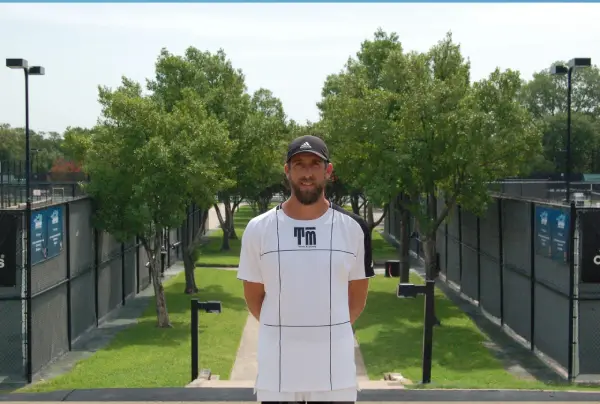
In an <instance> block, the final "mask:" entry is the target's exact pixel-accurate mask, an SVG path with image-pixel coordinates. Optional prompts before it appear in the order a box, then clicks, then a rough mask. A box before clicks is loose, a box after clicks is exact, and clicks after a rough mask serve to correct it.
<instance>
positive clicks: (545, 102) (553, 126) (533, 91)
mask: <svg viewBox="0 0 600 404" xmlns="http://www.w3.org/2000/svg"><path fill="white" fill-rule="evenodd" d="M556 63H558V64H564V63H565V62H562V61H557V62H556ZM572 83H573V91H572V101H571V110H572V118H571V119H572V127H571V133H572V143H571V150H572V153H573V154H572V155H573V159H572V161H573V164H574V165H573V169H574V171H576V172H577V171H579V172H586V171H594V170H596V169H597V168H598V167H597V165H598V163H597V162H596V160H597V158H596V156H595V155H593V153H592V152H593V151H594V150H595V149H594V147H595V145H597V144H598V142H599V141H600V120H599V119H598V118H600V69H598V67H597V66H593V67H591V68H585V69H578V70H575V71H574V72H573V79H572ZM520 99H521V100H522V102H523V104H524V105H525V106H526V107H527V109H528V110H529V111H530V112H531V114H532V115H533V116H534V118H535V119H536V120H537V121H538V122H539V125H540V126H541V127H543V130H544V137H543V146H544V147H543V153H542V154H541V155H540V156H537V157H536V158H535V159H534V161H532V164H531V167H530V170H531V171H550V172H552V171H554V172H564V170H565V148H566V135H567V127H566V120H567V118H566V111H567V77H566V76H564V75H563V76H555V75H551V74H550V69H549V68H547V69H543V70H541V71H539V72H537V73H535V74H534V75H533V78H532V79H531V80H530V81H528V82H527V83H526V84H525V85H524V86H523V87H522V90H521V93H520Z"/></svg>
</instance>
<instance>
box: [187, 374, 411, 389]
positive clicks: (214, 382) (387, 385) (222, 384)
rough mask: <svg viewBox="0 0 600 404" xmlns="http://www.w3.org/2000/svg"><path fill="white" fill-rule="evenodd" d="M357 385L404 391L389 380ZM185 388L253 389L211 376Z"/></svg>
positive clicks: (251, 384)
mask: <svg viewBox="0 0 600 404" xmlns="http://www.w3.org/2000/svg"><path fill="white" fill-rule="evenodd" d="M358 385H359V388H360V389H361V390H389V389H404V385H403V384H402V383H401V382H398V381H391V380H359V382H358ZM185 387H191V388H195V387H203V388H206V387H214V388H238V389H240V388H243V389H248V388H250V389H253V388H254V380H219V379H218V376H215V375H212V376H211V379H210V380H207V379H196V380H194V381H193V382H191V383H190V384H188V385H187V386H185Z"/></svg>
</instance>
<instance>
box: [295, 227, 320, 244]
mask: <svg viewBox="0 0 600 404" xmlns="http://www.w3.org/2000/svg"><path fill="white" fill-rule="evenodd" d="M315 229H316V228H315V227H294V237H296V239H297V240H298V247H316V245H317V233H316V232H315Z"/></svg>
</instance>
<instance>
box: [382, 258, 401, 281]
mask: <svg viewBox="0 0 600 404" xmlns="http://www.w3.org/2000/svg"><path fill="white" fill-rule="evenodd" d="M399 276H400V261H398V260H387V261H386V262H385V277H386V278H398V277H399Z"/></svg>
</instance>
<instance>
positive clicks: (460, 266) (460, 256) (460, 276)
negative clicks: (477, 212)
mask: <svg viewBox="0 0 600 404" xmlns="http://www.w3.org/2000/svg"><path fill="white" fill-rule="evenodd" d="M456 210H457V213H458V218H457V219H458V282H459V283H458V291H459V292H460V293H462V284H463V240H462V227H463V226H462V225H463V224H462V208H461V206H460V205H456Z"/></svg>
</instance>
